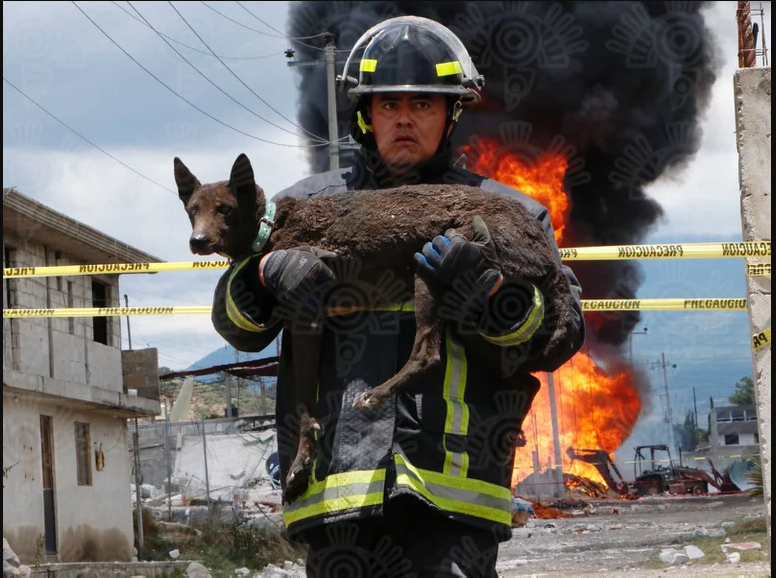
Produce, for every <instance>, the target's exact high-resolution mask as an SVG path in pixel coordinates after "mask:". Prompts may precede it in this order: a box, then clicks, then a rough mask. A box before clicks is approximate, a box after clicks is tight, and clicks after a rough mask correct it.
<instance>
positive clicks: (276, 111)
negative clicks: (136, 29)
mask: <svg viewBox="0 0 776 578" xmlns="http://www.w3.org/2000/svg"><path fill="white" fill-rule="evenodd" d="M127 3H128V4H129V5H130V6H132V3H131V2H127ZM167 3H168V4H169V5H170V7H171V8H172V9H173V10H175V13H176V14H177V15H178V17H179V18H180V19H181V20H183V23H184V24H185V25H186V26H188V27H189V29H190V30H191V31H192V32H193V33H194V35H195V36H196V37H197V38H199V41H200V42H201V43H202V44H204V45H205V48H207V49H208V50H210V52H212V53H213V56H215V57H216V58H218V56H217V55H216V53H215V52H213V49H212V48H210V46H208V43H207V42H205V40H204V39H203V38H202V37H201V36H200V35H199V33H197V31H196V30H194V27H193V26H192V25H191V24H189V22H188V21H187V20H186V18H184V16H183V14H181V13H180V12H179V11H178V9H177V8H176V7H175V6H174V5H173V3H172V2H171V1H170V0H168V1H167ZM132 9H133V10H135V12H137V9H136V8H135V7H134V6H132ZM138 14H139V15H140V16H141V18H142V15H141V14H140V13H139V12H138ZM143 19H144V20H145V18H143ZM171 48H172V46H171ZM173 50H175V49H174V48H173ZM175 52H178V51H177V50H176V51H175ZM178 54H180V53H179V52H178ZM181 58H183V56H182V55H181ZM184 60H186V59H185V58H184ZM218 61H219V62H220V63H221V64H222V65H223V66H224V68H226V69H227V70H228V71H229V72H230V73H231V74H232V76H234V77H235V78H236V79H237V80H238V81H239V82H240V84H242V85H243V86H244V87H245V88H247V89H248V90H249V91H250V93H251V94H252V95H253V96H255V97H256V98H258V99H259V100H260V101H261V102H263V103H264V104H265V105H266V106H267V107H269V109H270V110H272V111H273V112H274V113H275V114H277V115H278V116H280V117H281V118H283V119H284V120H286V121H288V122H289V123H291V124H292V125H294V126H295V127H296V128H298V129H300V130H302V131H304V132H305V133H307V135H308V136H311V137H312V138H313V139H315V140H317V141H319V142H322V143H326V144H328V141H326V140H325V139H322V138H320V137H319V136H317V135H315V134H313V133H311V132H310V131H308V130H305V129H304V128H303V127H301V126H299V125H298V124H296V123H295V122H294V121H292V120H291V119H290V118H288V117H286V116H285V115H283V114H282V113H281V112H280V111H278V110H277V109H276V108H275V107H273V106H272V105H271V104H270V103H268V102H267V101H266V100H264V99H263V98H262V97H261V96H259V95H258V94H256V92H254V90H253V89H252V88H251V87H250V86H248V85H247V84H246V83H245V82H243V80H242V79H241V78H240V77H239V76H237V74H236V73H235V72H234V71H233V70H232V69H231V68H229V66H228V65H227V64H226V63H225V62H224V61H223V60H221V59H220V58H218ZM186 62H188V60H186ZM189 64H190V65H191V66H192V67H194V65H193V64H191V63H190V62H189ZM194 69H195V70H197V69H196V67H194ZM197 72H199V70H197ZM200 74H202V73H201V72H200ZM202 76H203V77H205V78H206V79H207V77H206V76H205V75H204V74H202ZM207 80H208V82H211V84H213V86H216V88H218V89H219V90H221V88H220V87H219V86H217V85H216V84H215V83H213V82H212V81H210V79H207ZM221 92H224V91H223V90H222V91H221ZM224 94H226V95H227V96H229V95H228V94H227V93H226V92H224ZM229 98H232V97H231V96H229ZM232 100H234V99H232ZM235 102H237V101H236V100H235ZM238 104H239V103H238ZM240 106H242V105H240ZM243 108H245V109H246V110H249V109H248V108H246V107H243ZM249 112H250V110H249ZM253 114H256V113H253ZM256 116H258V115H256ZM259 118H261V119H262V120H265V121H266V122H268V123H270V124H271V125H272V126H274V127H277V128H279V129H280V130H284V131H286V132H291V131H288V130H287V129H285V128H283V127H281V126H278V125H276V124H275V123H273V122H271V121H268V120H266V119H264V118H263V117H261V116H259ZM291 134H293V135H294V136H301V135H298V134H296V133H293V132H291Z"/></svg>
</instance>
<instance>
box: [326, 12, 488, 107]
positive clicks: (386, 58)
mask: <svg viewBox="0 0 776 578" xmlns="http://www.w3.org/2000/svg"><path fill="white" fill-rule="evenodd" d="M366 41H369V44H368V45H367V46H366V48H365V49H364V52H363V54H362V55H361V63H360V65H359V75H358V79H355V78H353V77H351V76H348V72H349V70H348V69H349V68H350V63H351V61H352V60H353V57H354V55H355V54H356V52H357V51H358V50H360V48H361V46H362V45H363V44H364V43H365V42H366ZM338 81H339V82H340V86H341V88H346V87H348V88H347V93H348V96H349V97H350V98H351V99H352V100H354V101H358V100H359V98H360V97H361V96H362V95H364V94H375V93H378V92H431V93H437V94H447V95H451V96H456V97H458V99H459V100H460V101H461V104H470V103H475V102H479V100H480V95H479V92H478V91H479V90H481V89H482V85H483V83H484V79H483V77H482V76H480V75H479V74H478V73H477V70H476V68H475V67H474V64H473V63H472V61H471V57H470V56H469V53H468V52H467V51H466V48H465V47H464V45H463V43H462V42H461V41H460V40H459V39H458V37H457V36H455V35H454V34H453V33H452V32H451V31H450V30H449V29H448V28H446V27H445V26H443V25H441V24H439V23H438V22H435V21H434V20H429V19H427V18H420V17H417V16H400V17H398V18H392V19H390V20H386V21H385V22H382V23H380V24H378V25H376V26H374V27H372V28H371V29H369V30H367V31H366V32H365V33H364V35H363V36H362V37H361V38H360V39H359V40H358V42H356V44H355V46H354V47H353V50H352V51H351V53H350V56H348V60H347V62H346V63H345V69H344V71H343V74H342V76H340V77H339V78H338Z"/></svg>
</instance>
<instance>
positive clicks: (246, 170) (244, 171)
mask: <svg viewBox="0 0 776 578" xmlns="http://www.w3.org/2000/svg"><path fill="white" fill-rule="evenodd" d="M229 188H230V189H232V191H233V192H234V194H235V196H236V197H239V196H240V195H243V194H251V195H255V194H256V179H255V177H254V175H253V167H252V166H251V161H249V160H248V157H247V155H246V154H245V153H240V156H238V157H237V160H236V161H234V164H233V165H232V174H231V175H229Z"/></svg>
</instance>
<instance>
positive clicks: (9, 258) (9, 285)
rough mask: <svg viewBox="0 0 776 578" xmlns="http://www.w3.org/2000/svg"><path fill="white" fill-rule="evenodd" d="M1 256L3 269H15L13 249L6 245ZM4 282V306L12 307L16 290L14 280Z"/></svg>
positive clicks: (14, 252)
mask: <svg viewBox="0 0 776 578" xmlns="http://www.w3.org/2000/svg"><path fill="white" fill-rule="evenodd" d="M4 249H5V251H4V254H3V267H4V268H5V267H8V268H11V267H16V250H15V249H14V248H13V247H9V246H8V245H6V246H5V247H4ZM3 281H4V282H5V304H6V305H5V306H6V307H8V308H11V307H14V306H15V305H16V303H14V299H13V295H14V290H15V289H16V279H4V280H3Z"/></svg>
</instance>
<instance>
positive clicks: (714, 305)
mask: <svg viewBox="0 0 776 578" xmlns="http://www.w3.org/2000/svg"><path fill="white" fill-rule="evenodd" d="M582 310H583V311H746V299H583V300H582Z"/></svg>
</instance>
